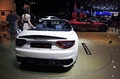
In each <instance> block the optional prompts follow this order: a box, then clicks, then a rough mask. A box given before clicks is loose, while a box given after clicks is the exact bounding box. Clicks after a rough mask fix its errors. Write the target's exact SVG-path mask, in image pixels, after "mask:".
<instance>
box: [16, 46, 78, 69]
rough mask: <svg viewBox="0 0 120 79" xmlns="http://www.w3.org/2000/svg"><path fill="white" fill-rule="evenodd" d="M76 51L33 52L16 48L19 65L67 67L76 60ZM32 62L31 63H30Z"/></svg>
mask: <svg viewBox="0 0 120 79" xmlns="http://www.w3.org/2000/svg"><path fill="white" fill-rule="evenodd" d="M77 53H78V52H77V50H76V49H72V50H58V51H57V50H33V49H31V50H30V49H21V48H16V56H17V61H18V62H20V63H22V62H23V63H29V64H38V65H40V64H42V65H43V66H44V65H50V66H63V67H69V66H70V65H72V64H73V63H74V62H75V61H76V59H77ZM30 62H32V63H30Z"/></svg>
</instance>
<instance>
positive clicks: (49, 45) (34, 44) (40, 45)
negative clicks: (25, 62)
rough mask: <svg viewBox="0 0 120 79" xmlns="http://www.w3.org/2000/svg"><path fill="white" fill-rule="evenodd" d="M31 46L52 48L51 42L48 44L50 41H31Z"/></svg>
mask: <svg viewBox="0 0 120 79" xmlns="http://www.w3.org/2000/svg"><path fill="white" fill-rule="evenodd" d="M30 47H34V48H51V44H48V43H30Z"/></svg>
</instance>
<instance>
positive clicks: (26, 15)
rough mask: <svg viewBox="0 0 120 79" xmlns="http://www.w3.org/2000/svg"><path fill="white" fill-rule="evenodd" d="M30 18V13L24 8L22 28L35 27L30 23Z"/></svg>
mask: <svg viewBox="0 0 120 79" xmlns="http://www.w3.org/2000/svg"><path fill="white" fill-rule="evenodd" d="M30 19H31V15H30V14H29V11H28V10H26V11H25V12H24V14H23V15H22V20H23V23H24V24H23V30H25V29H31V28H35V27H34V26H33V25H32V23H31V21H30Z"/></svg>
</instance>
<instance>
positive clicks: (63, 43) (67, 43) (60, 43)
mask: <svg viewBox="0 0 120 79" xmlns="http://www.w3.org/2000/svg"><path fill="white" fill-rule="evenodd" d="M56 43H57V45H58V46H60V47H61V48H63V49H68V48H70V47H72V46H73V45H74V44H75V40H72V41H57V42H56Z"/></svg>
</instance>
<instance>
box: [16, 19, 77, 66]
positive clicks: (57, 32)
mask: <svg viewBox="0 0 120 79" xmlns="http://www.w3.org/2000/svg"><path fill="white" fill-rule="evenodd" d="M15 44H16V47H15V50H16V58H17V61H18V62H19V63H21V64H26V63H29V64H36V65H38V64H39V63H42V66H60V67H63V68H70V67H72V66H73V65H74V63H75V62H76V59H77V54H78V36H77V34H76V32H75V31H74V30H73V28H72V26H71V25H70V24H69V22H68V21H67V20H62V19H59V20H55V19H41V20H40V22H38V23H37V24H36V29H28V30H23V31H22V32H21V33H20V34H18V36H17V37H16V41H15ZM29 61H32V62H29ZM51 62H54V63H52V64H51Z"/></svg>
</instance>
